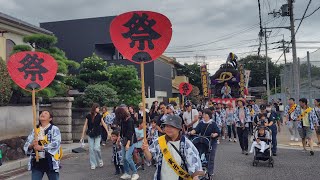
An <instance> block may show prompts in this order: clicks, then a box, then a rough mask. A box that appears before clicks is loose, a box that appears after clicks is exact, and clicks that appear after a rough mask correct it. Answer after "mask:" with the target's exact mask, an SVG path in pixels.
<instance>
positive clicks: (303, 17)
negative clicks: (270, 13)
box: [276, 0, 314, 63]
mask: <svg viewBox="0 0 320 180" xmlns="http://www.w3.org/2000/svg"><path fill="white" fill-rule="evenodd" d="M311 1H312V0H309V3H308V5H307V8H306V9H305V11H304V13H303V16H302V18H301V21H300V23H299V26H298V28H297V29H296V32H295V33H294V35H296V34H297V32H298V30H299V28H300V26H301V23H302V21H303V20H304V19H305V15H306V13H307V11H308V9H309V6H310V4H311ZM290 13H293V12H290ZM313 13H314V12H313ZM291 43H292V40H291V41H290V43H289V45H288V46H290V44H291ZM287 49H289V47H287V48H286V50H287ZM284 53H285V51H284V52H283V53H282V54H281V55H280V57H279V58H278V60H277V61H276V63H277V62H278V61H279V60H280V58H281V57H282V56H283V55H284Z"/></svg>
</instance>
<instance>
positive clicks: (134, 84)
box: [107, 65, 141, 105]
mask: <svg viewBox="0 0 320 180" xmlns="http://www.w3.org/2000/svg"><path fill="white" fill-rule="evenodd" d="M107 72H108V73H109V74H110V78H109V81H108V82H109V83H110V84H112V85H113V87H114V89H115V90H116V92H117V94H118V96H119V99H120V103H125V104H128V105H137V104H139V102H140V101H141V94H140V93H141V82H140V80H139V79H138V72H137V70H136V68H135V67H134V66H123V65H117V66H115V65H111V66H109V67H108V69H107Z"/></svg>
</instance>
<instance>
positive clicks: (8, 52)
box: [6, 39, 16, 61]
mask: <svg viewBox="0 0 320 180" xmlns="http://www.w3.org/2000/svg"><path fill="white" fill-rule="evenodd" d="M15 45H16V43H14V42H13V41H12V40H11V39H7V40H6V57H7V61H9V58H10V55H11V52H12V51H13V46H15Z"/></svg>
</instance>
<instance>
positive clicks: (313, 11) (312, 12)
mask: <svg viewBox="0 0 320 180" xmlns="http://www.w3.org/2000/svg"><path fill="white" fill-rule="evenodd" d="M319 9H320V6H319V7H318V8H316V9H315V10H314V11H313V12H312V13H310V14H309V15H307V16H305V17H304V19H306V18H308V17H310V16H312V15H313V14H314V13H315V12H317V11H318V10H319ZM296 20H302V19H296Z"/></svg>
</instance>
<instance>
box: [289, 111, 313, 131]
mask: <svg viewBox="0 0 320 180" xmlns="http://www.w3.org/2000/svg"><path fill="white" fill-rule="evenodd" d="M301 113H302V110H301V108H299V110H297V111H295V114H294V117H295V119H298V116H299V115H300V114H301ZM308 119H309V124H310V129H311V130H314V129H315V127H314V125H315V124H317V123H318V118H317V115H316V112H315V110H314V108H313V109H312V110H311V111H310V112H309V113H308ZM301 121H302V120H301ZM301 121H299V122H298V128H302V123H301Z"/></svg>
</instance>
